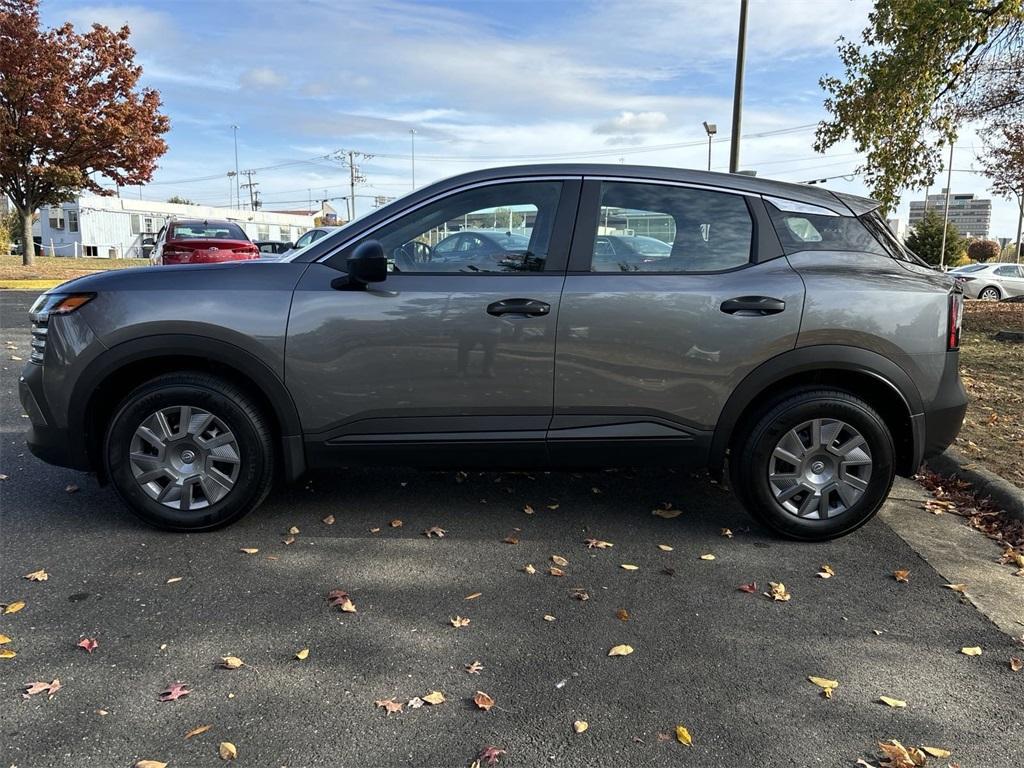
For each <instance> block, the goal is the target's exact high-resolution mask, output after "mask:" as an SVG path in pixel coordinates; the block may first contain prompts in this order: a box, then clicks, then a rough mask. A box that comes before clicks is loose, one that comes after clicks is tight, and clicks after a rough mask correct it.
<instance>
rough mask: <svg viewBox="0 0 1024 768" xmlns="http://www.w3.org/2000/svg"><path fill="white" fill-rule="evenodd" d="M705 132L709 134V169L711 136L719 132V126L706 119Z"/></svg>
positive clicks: (709, 164) (709, 165)
mask: <svg viewBox="0 0 1024 768" xmlns="http://www.w3.org/2000/svg"><path fill="white" fill-rule="evenodd" d="M704 132H705V133H707V135H708V170H709V171H710V170H711V137H712V136H714V135H715V134H716V133H718V126H717V125H715V124H714V123H709V122H708V121H707V120H705V121H704Z"/></svg>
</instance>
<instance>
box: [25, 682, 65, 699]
mask: <svg viewBox="0 0 1024 768" xmlns="http://www.w3.org/2000/svg"><path fill="white" fill-rule="evenodd" d="M59 690H60V680H59V679H58V678H56V677H55V678H54V679H53V680H51V681H50V682H48V683H41V682H35V683H25V692H24V693H22V694H21V698H23V699H27V698H29V697H30V696H35V695H36V694H39V693H45V694H46V695H47V696H48V697H49V698H51V699H52V698H53V697H54V696H56V695H57V691H59Z"/></svg>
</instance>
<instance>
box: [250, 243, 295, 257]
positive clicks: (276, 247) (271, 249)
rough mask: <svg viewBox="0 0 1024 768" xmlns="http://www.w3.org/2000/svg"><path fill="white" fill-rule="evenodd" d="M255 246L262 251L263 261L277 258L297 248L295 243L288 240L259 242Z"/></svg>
mask: <svg viewBox="0 0 1024 768" xmlns="http://www.w3.org/2000/svg"><path fill="white" fill-rule="evenodd" d="M255 245H256V247H257V248H259V249H260V258H261V259H266V258H275V257H277V256H280V255H281V254H283V253H288V251H290V250H292V249H293V248H294V247H295V243H290V242H288V241H286V240H257V241H256V243H255Z"/></svg>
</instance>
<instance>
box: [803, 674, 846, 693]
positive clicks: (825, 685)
mask: <svg viewBox="0 0 1024 768" xmlns="http://www.w3.org/2000/svg"><path fill="white" fill-rule="evenodd" d="M807 679H808V680H810V681H811V682H812V683H814V684H815V685H816V686H818V687H819V688H821V694H822V695H823V696H824V697H825V698H826V699H831V698H832V692H833V691H834V690H835V689H836V688H838V687H839V681H838V680H829V679H828V678H827V677H814V676H813V675H811V676H810V677H808V678H807Z"/></svg>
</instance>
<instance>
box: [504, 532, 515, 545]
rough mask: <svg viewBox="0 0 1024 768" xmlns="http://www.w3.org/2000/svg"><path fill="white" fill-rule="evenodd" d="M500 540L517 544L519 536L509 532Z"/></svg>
mask: <svg viewBox="0 0 1024 768" xmlns="http://www.w3.org/2000/svg"><path fill="white" fill-rule="evenodd" d="M501 541H502V543H503V544H518V543H519V537H518V536H516V535H515V534H514V533H510V534H509V535H508V536H506V537H505V538H504V539H502V540H501Z"/></svg>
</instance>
